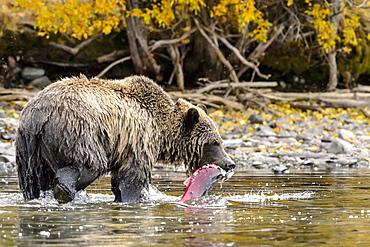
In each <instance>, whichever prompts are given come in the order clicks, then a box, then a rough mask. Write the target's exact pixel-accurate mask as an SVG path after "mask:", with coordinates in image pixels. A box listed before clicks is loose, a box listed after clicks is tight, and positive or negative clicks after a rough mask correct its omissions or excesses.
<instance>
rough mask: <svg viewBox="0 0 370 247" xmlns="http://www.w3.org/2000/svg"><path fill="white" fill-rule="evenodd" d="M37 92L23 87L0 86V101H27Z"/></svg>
mask: <svg viewBox="0 0 370 247" xmlns="http://www.w3.org/2000/svg"><path fill="white" fill-rule="evenodd" d="M36 94H37V92H31V91H28V90H25V89H4V88H0V101H18V100H20V101H29V100H30V99H32V98H33V97H35V95H36Z"/></svg>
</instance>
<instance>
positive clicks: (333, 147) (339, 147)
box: [327, 138, 353, 154]
mask: <svg viewBox="0 0 370 247" xmlns="http://www.w3.org/2000/svg"><path fill="white" fill-rule="evenodd" d="M327 151H328V152H329V153H333V154H352V153H353V145H352V144H351V143H349V142H347V141H345V140H342V139H340V138H336V139H334V140H333V141H332V143H331V144H330V146H329V148H328V150H327Z"/></svg>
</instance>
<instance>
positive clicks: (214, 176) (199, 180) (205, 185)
mask: <svg viewBox="0 0 370 247" xmlns="http://www.w3.org/2000/svg"><path fill="white" fill-rule="evenodd" d="M233 173H234V172H233V171H230V172H228V173H226V172H225V170H223V169H222V168H221V167H219V166H217V165H214V164H210V165H205V166H203V167H201V168H199V169H198V170H196V171H195V172H194V173H193V175H191V176H190V177H189V178H188V179H186V180H185V182H184V184H185V186H186V190H185V193H184V194H183V195H182V196H181V197H180V199H179V200H177V201H185V200H190V199H197V198H199V197H202V196H205V195H207V192H208V191H209V190H211V189H212V188H213V186H214V185H215V184H216V183H217V182H219V181H226V180H228V179H229V178H230V177H231V176H232V174H233Z"/></svg>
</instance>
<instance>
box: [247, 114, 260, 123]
mask: <svg viewBox="0 0 370 247" xmlns="http://www.w3.org/2000/svg"><path fill="white" fill-rule="evenodd" d="M248 120H249V121H250V122H251V124H262V123H263V120H262V116H261V114H255V113H253V114H251V115H250V116H249V118H248Z"/></svg>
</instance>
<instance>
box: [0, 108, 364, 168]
mask: <svg viewBox="0 0 370 247" xmlns="http://www.w3.org/2000/svg"><path fill="white" fill-rule="evenodd" d="M25 104H26V102H25V101H15V102H10V103H7V102H0V173H14V172H15V171H16V168H15V148H14V137H15V132H16V128H17V126H18V119H19V116H20V112H21V110H22V108H23V106H24V105H25ZM315 105H316V106H318V107H320V105H319V104H315ZM319 109H321V110H320V111H312V110H302V109H299V108H293V107H292V105H291V104H285V103H284V102H281V101H280V102H277V103H275V104H270V105H269V110H268V111H266V109H264V110H262V109H252V108H249V109H247V110H243V111H229V110H226V109H217V110H210V111H209V115H210V116H211V118H212V119H214V121H215V122H216V123H217V124H218V126H219V131H220V133H221V135H222V137H223V139H224V145H225V149H226V150H227V152H228V153H229V154H230V155H231V156H232V158H233V159H234V160H235V161H236V163H237V165H239V166H243V167H246V168H250V169H259V170H261V169H262V170H266V172H273V173H289V172H290V171H291V170H293V169H294V170H297V169H312V170H333V169H336V168H343V167H349V168H370V126H369V119H368V117H367V116H366V114H364V112H365V113H366V111H367V108H366V107H365V108H363V109H362V110H360V109H357V108H348V109H342V108H321V107H320V108H319Z"/></svg>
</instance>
